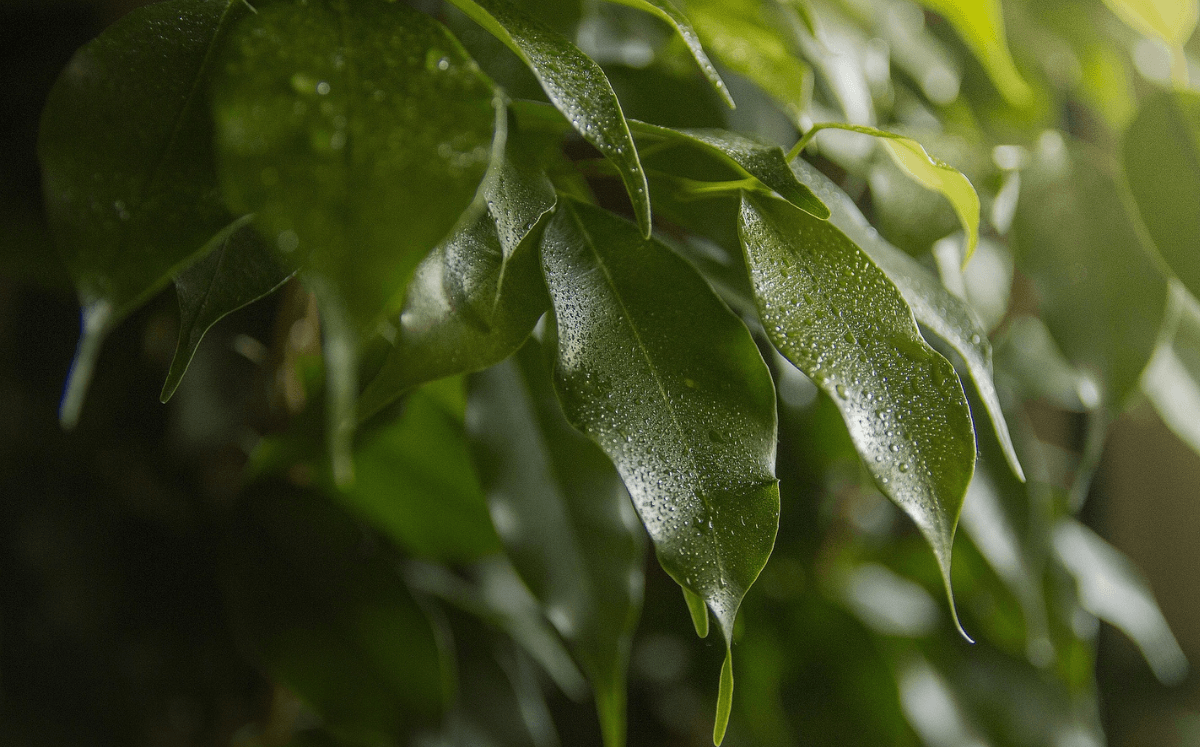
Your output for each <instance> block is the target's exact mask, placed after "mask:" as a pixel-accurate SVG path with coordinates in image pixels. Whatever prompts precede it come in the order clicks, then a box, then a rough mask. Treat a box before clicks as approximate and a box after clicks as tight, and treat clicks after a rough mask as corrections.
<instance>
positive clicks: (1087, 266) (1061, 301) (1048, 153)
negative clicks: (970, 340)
mask: <svg viewBox="0 0 1200 747" xmlns="http://www.w3.org/2000/svg"><path fill="white" fill-rule="evenodd" d="M1129 202H1130V200H1129V198H1128V196H1127V195H1126V194H1125V193H1124V192H1123V190H1122V188H1121V185H1120V184H1119V183H1118V182H1117V180H1116V178H1115V177H1114V175H1113V173H1112V172H1111V168H1110V166H1109V165H1108V164H1107V162H1105V161H1104V160H1103V159H1102V158H1101V157H1100V156H1099V155H1098V154H1097V153H1095V152H1093V151H1091V150H1089V149H1087V147H1086V146H1083V145H1080V144H1076V143H1071V144H1067V143H1065V142H1064V141H1063V138H1062V137H1061V136H1059V135H1058V134H1057V133H1047V134H1045V135H1043V136H1042V138H1041V142H1040V144H1039V147H1038V150H1037V152H1036V153H1035V154H1034V156H1033V159H1032V165H1031V166H1030V167H1029V168H1028V169H1026V170H1025V171H1024V172H1023V173H1022V174H1021V196H1020V199H1019V201H1018V203H1017V214H1016V218H1015V220H1014V223H1013V249H1014V251H1015V254H1016V260H1017V267H1018V268H1019V269H1020V270H1021V271H1022V272H1024V273H1025V274H1026V275H1028V276H1029V277H1030V278H1031V279H1032V280H1033V284H1034V287H1035V289H1036V291H1037V293H1038V297H1039V299H1040V304H1041V306H1040V308H1041V316H1042V319H1043V321H1045V323H1046V326H1047V328H1049V330H1050V332H1051V334H1052V335H1053V336H1054V339H1055V340H1056V341H1057V342H1058V344H1059V346H1060V347H1061V348H1062V351H1063V353H1064V354H1065V355H1066V357H1067V360H1068V361H1070V362H1071V363H1072V364H1073V365H1074V366H1075V367H1076V368H1079V369H1080V370H1081V371H1083V372H1084V373H1086V374H1087V375H1088V376H1089V377H1091V379H1092V384H1093V385H1094V386H1095V387H1096V388H1098V389H1099V391H1100V394H1101V399H1102V401H1103V404H1106V405H1108V406H1109V407H1119V406H1120V405H1121V404H1122V403H1123V402H1124V400H1125V398H1126V396H1127V395H1128V394H1129V393H1130V392H1132V391H1133V389H1134V388H1135V387H1136V386H1137V383H1138V377H1139V376H1140V375H1141V372H1142V369H1143V368H1145V366H1146V363H1147V361H1149V359H1150V355H1151V353H1152V352H1153V350H1154V344H1155V340H1156V339H1157V336H1158V331H1159V327H1160V326H1161V322H1162V319H1163V314H1164V311H1165V308H1166V304H1167V280H1166V278H1165V277H1163V274H1162V272H1161V271H1160V269H1159V267H1158V266H1157V265H1156V264H1155V262H1154V261H1153V259H1152V257H1151V255H1150V251H1151V249H1150V247H1149V246H1148V245H1147V242H1146V240H1145V238H1144V232H1143V231H1142V230H1141V227H1140V226H1139V225H1138V223H1137V220H1136V218H1135V217H1134V216H1132V215H1131V214H1130V209H1131V208H1132V207H1133V206H1132V205H1130V204H1129Z"/></svg>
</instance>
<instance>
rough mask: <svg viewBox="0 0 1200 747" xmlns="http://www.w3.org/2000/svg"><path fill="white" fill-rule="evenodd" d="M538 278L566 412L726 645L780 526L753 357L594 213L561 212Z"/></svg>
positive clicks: (770, 406) (663, 259)
mask: <svg viewBox="0 0 1200 747" xmlns="http://www.w3.org/2000/svg"><path fill="white" fill-rule="evenodd" d="M542 267H543V271H544V273H545V275H546V284H547V287H548V288H549V290H550V297H551V300H552V302H553V305H554V313H555V317H556V319H557V323H558V362H557V366H556V368H555V386H556V389H557V391H558V394H559V398H560V400H561V402H562V406H563V412H564V413H565V414H566V415H567V418H568V420H570V421H571V423H572V424H573V425H575V426H576V427H577V428H579V429H581V430H583V431H584V432H585V433H587V434H588V435H589V436H591V438H592V439H593V440H595V441H596V442H597V443H598V444H600V447H601V448H602V449H603V450H604V451H605V453H606V454H608V456H609V458H610V459H612V461H613V463H614V464H615V465H616V467H617V471H618V472H620V474H621V478H622V480H624V482H625V487H626V488H628V490H629V493H630V495H631V496H632V497H633V502H634V505H635V506H636V507H637V509H638V513H639V514H640V515H641V517H642V522H643V523H644V524H645V525H646V529H647V530H648V531H649V533H650V537H651V539H652V540H653V541H654V544H655V549H656V550H657V554H658V558H659V562H660V563H661V564H662V566H663V568H664V569H665V570H666V571H667V572H668V573H669V574H670V575H671V576H672V577H673V578H674V579H675V580H676V581H677V582H679V584H680V585H682V586H684V587H686V588H688V589H690V590H691V591H692V592H694V593H696V594H697V595H699V596H701V597H703V598H704V600H705V601H706V602H707V604H708V607H709V609H710V610H711V611H712V613H713V614H714V616H715V617H716V620H717V623H718V624H719V626H720V628H721V632H722V634H723V636H724V637H725V642H726V645H727V646H728V645H729V644H730V643H731V642H732V637H733V622H734V619H735V617H736V615H737V609H738V606H739V605H740V604H741V600H742V597H743V596H744V595H745V594H746V591H747V589H749V587H750V585H751V584H752V583H753V582H754V579H755V578H757V577H758V574H759V571H761V570H762V567H763V565H764V564H765V563H766V560H767V557H768V556H769V555H770V552H771V547H772V545H773V543H774V539H775V532H776V528H777V525H778V517H779V491H778V487H777V484H776V480H775V473H774V464H775V438H776V436H775V433H776V420H775V394H774V387H773V386H772V385H771V379H770V375H769V373H768V371H767V369H766V366H765V365H764V364H763V362H762V357H761V356H760V355H759V353H758V350H757V348H756V347H755V346H754V342H753V340H752V339H751V338H750V335H749V332H748V331H747V330H746V328H745V326H744V325H743V324H742V323H741V322H740V321H739V320H738V319H737V318H736V317H734V316H733V315H732V314H730V312H729V311H728V309H726V308H725V306H724V305H723V304H722V303H721V302H720V301H719V300H718V299H717V297H716V296H714V295H713V293H712V291H711V290H710V289H709V288H708V286H707V285H706V284H705V283H704V281H703V280H702V279H701V278H700V276H699V275H698V274H696V272H695V270H693V269H692V268H691V267H690V266H689V265H688V264H687V263H685V262H684V261H683V260H682V259H680V258H679V257H677V256H676V255H674V254H673V253H671V252H670V251H669V250H667V249H666V248H665V247H663V246H662V245H660V244H658V243H657V242H654V241H646V240H643V239H642V238H641V237H640V236H639V235H638V233H637V231H636V230H635V229H634V227H633V226H632V225H630V224H628V223H626V222H625V221H623V220H621V219H619V218H617V217H615V216H613V215H611V214H610V213H607V212H605V211H603V210H600V209H598V208H594V207H591V206H588V205H583V204H577V203H568V204H565V205H561V206H560V208H559V212H558V213H557V214H556V215H555V217H554V219H553V220H552V221H551V222H550V225H549V226H548V227H547V229H546V235H545V238H544V239H543V245H542Z"/></svg>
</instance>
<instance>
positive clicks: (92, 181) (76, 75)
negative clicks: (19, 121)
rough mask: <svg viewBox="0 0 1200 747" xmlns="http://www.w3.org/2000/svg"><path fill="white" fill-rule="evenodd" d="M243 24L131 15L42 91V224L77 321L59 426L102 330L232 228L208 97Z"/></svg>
mask: <svg viewBox="0 0 1200 747" xmlns="http://www.w3.org/2000/svg"><path fill="white" fill-rule="evenodd" d="M247 12H248V11H247V9H246V5H245V4H244V3H242V2H240V0H170V1H169V2H163V3H158V4H155V5H151V6H147V7H145V8H139V9H137V10H134V11H132V12H131V13H129V14H128V15H126V16H125V17H123V18H121V19H120V20H119V21H117V22H116V23H114V24H113V25H112V26H110V27H109V28H108V29H107V30H105V32H104V33H103V34H101V35H100V36H99V37H98V38H96V39H95V40H94V41H92V42H91V43H89V44H87V45H85V46H84V47H83V48H82V49H80V50H79V51H78V52H77V53H76V54H75V56H74V57H73V58H72V60H71V62H70V63H69V64H68V65H67V68H66V69H65V70H64V71H63V73H62V75H60V76H59V78H58V80H57V82H56V83H55V85H54V88H53V89H52V90H51V91H50V95H49V97H48V98H47V101H46V108H45V110H44V112H43V114H42V122H41V131H40V133H39V137H38V156H39V158H40V160H41V165H42V184H43V190H44V193H45V200H46V212H47V216H48V219H49V223H50V228H51V231H52V233H53V235H54V237H55V240H56V242H57V243H58V246H59V249H60V251H61V252H62V254H63V257H64V259H65V260H66V264H67V267H68V268H69V270H70V272H71V276H72V278H73V279H74V281H75V286H76V288H77V290H78V292H79V299H80V304H81V305H82V306H83V309H84V311H83V317H84V324H83V338H82V339H81V340H80V346H79V351H78V353H77V355H76V359H75V363H74V365H73V366H72V373H71V375H70V377H69V379H68V384H67V391H66V395H65V396H64V398H63V403H62V409H61V413H60V416H61V419H62V421H63V424H64V425H65V426H68V427H70V426H72V425H74V424H75V422H76V421H77V420H78V418H79V411H80V409H81V408H82V405H83V395H84V391H85V390H86V388H87V384H88V379H89V378H90V375H91V370H92V367H93V365H94V363H95V357H96V354H97V353H98V352H99V348H100V344H101V341H102V340H103V338H104V336H105V335H106V334H107V333H108V331H109V330H110V329H111V328H112V327H113V326H115V325H116V324H117V323H118V322H119V321H120V320H121V319H123V318H124V317H125V316H127V315H128V314H129V313H130V312H131V311H133V310H134V309H136V308H137V307H138V306H140V305H141V304H142V303H143V302H144V301H145V300H146V299H148V298H149V297H150V296H151V295H153V294H154V293H156V292H158V291H159V290H160V289H161V288H162V287H163V286H164V285H166V284H167V282H169V281H170V279H171V277H172V275H174V274H175V273H176V272H178V271H179V269H180V268H181V267H182V266H184V265H185V264H186V263H187V262H188V260H189V259H190V258H191V257H192V256H194V255H196V254H197V253H199V252H200V251H201V250H202V249H203V248H204V247H205V246H206V245H207V244H208V242H209V241H210V239H212V237H213V235H214V234H216V233H217V232H218V231H220V230H221V229H222V228H224V227H225V226H226V225H228V224H229V222H230V221H231V220H232V219H233V216H231V215H230V214H229V212H228V211H227V209H226V208H225V205H224V204H223V202H222V200H221V196H220V193H219V191H218V189H217V177H216V174H215V173H214V171H213V154H212V123H211V119H210V116H209V111H208V106H207V104H208V101H207V89H208V79H209V76H210V75H211V73H212V70H213V66H214V65H213V61H214V58H215V52H214V50H215V49H217V48H218V47H220V46H221V44H222V42H223V39H224V37H225V36H226V34H227V33H228V30H229V28H230V27H231V26H232V25H233V24H234V23H235V22H237V20H238V19H240V18H242V17H243V16H245V15H247Z"/></svg>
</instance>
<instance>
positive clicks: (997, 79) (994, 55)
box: [917, 0, 1033, 106]
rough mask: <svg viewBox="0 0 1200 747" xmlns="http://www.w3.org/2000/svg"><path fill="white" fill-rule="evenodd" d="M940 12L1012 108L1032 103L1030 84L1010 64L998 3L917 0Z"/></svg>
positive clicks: (985, 0)
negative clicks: (977, 59)
mask: <svg viewBox="0 0 1200 747" xmlns="http://www.w3.org/2000/svg"><path fill="white" fill-rule="evenodd" d="M917 1H918V2H920V3H921V4H922V5H924V6H925V7H927V8H929V9H930V10H932V11H935V12H937V13H939V14H940V15H941V16H942V17H944V18H945V19H946V20H947V21H949V22H950V25H952V26H954V29H955V30H956V31H958V34H959V36H960V37H962V40H963V41H964V42H966V45H967V47H969V48H970V50H971V51H972V52H974V53H975V56H976V57H978V58H979V61H980V62H982V63H983V67H984V69H986V70H987V72H988V75H989V76H990V77H991V79H992V82H993V83H995V84H996V88H997V89H999V90H1000V93H1001V94H1002V95H1003V96H1004V98H1005V99H1007V100H1008V102H1009V103H1010V104H1013V105H1015V106H1027V105H1028V104H1030V103H1031V102H1032V100H1033V93H1032V91H1030V89H1029V85H1028V84H1027V83H1026V82H1025V80H1024V79H1023V78H1022V77H1021V73H1019V72H1018V71H1017V66H1016V65H1015V64H1013V59H1012V55H1011V54H1010V53H1009V51H1008V42H1007V41H1006V40H1005V36H1004V13H1003V11H1002V10H1001V8H1000V0H917Z"/></svg>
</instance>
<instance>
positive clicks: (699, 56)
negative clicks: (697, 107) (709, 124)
mask: <svg viewBox="0 0 1200 747" xmlns="http://www.w3.org/2000/svg"><path fill="white" fill-rule="evenodd" d="M609 2H612V3H620V4H621V5H628V6H629V7H631V8H637V9H638V10H644V11H646V12H647V13H653V14H654V15H656V16H658V17H659V18H661V19H663V20H664V21H666V22H667V23H669V24H671V26H673V27H674V28H675V31H676V33H678V34H679V38H680V39H683V43H684V44H686V45H687V48H688V51H689V52H691V53H692V57H694V58H695V59H696V64H697V65H699V66H700V71H701V72H702V73H704V77H705V78H708V82H709V83H712V86H713V88H715V89H716V91H717V93H718V94H720V95H721V98H722V99H723V100H724V101H725V103H726V104H728V105H729V108H730V109H733V108H736V106H735V104H734V103H733V97H732V96H730V95H729V89H728V88H726V87H725V81H723V80H721V74H720V73H718V72H717V69H716V68H715V67H713V64H712V62H710V61H709V59H708V55H707V54H705V52H704V47H703V46H701V44H700V38H699V37H698V36H696V30H695V29H693V28H692V23H691V21H689V20H688V19H687V16H685V15H684V14H683V12H682V11H680V10H679V8H677V7H675V5H674V4H673V3H671V1H670V0H609Z"/></svg>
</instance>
